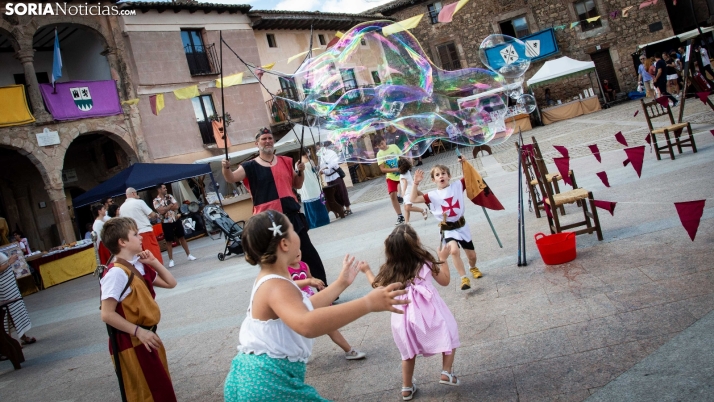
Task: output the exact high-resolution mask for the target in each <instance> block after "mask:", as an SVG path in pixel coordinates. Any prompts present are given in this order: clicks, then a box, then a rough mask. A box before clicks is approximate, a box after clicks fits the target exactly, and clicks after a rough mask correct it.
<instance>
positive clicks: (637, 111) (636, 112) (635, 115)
mask: <svg viewBox="0 0 714 402" xmlns="http://www.w3.org/2000/svg"><path fill="white" fill-rule="evenodd" d="M638 114H640V111H639V110H635V114H634V116H632V117H637V115H638Z"/></svg>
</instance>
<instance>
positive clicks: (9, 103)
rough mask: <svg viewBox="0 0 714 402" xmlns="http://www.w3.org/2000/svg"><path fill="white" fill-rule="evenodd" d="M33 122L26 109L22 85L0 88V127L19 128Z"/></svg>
mask: <svg viewBox="0 0 714 402" xmlns="http://www.w3.org/2000/svg"><path fill="white" fill-rule="evenodd" d="M34 121H35V118H34V117H33V116H32V113H30V109H29V108H28V107H27V98H25V86H24V85H10V86H8V87H2V88H0V127H9V126H19V125H22V124H29V123H32V122H34Z"/></svg>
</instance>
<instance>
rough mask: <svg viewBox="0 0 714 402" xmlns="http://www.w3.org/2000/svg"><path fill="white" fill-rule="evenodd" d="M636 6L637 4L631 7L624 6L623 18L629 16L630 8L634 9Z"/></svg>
mask: <svg viewBox="0 0 714 402" xmlns="http://www.w3.org/2000/svg"><path fill="white" fill-rule="evenodd" d="M634 7H635V6H629V7H625V8H623V9H622V18H626V17H628V16H629V14H630V10H632V9H633V8H634Z"/></svg>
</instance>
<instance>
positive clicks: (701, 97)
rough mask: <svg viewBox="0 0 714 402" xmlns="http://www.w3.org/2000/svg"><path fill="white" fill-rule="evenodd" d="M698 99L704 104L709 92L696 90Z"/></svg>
mask: <svg viewBox="0 0 714 402" xmlns="http://www.w3.org/2000/svg"><path fill="white" fill-rule="evenodd" d="M697 96H698V97H699V100H700V101H702V103H704V104H705V105H706V103H707V99H708V98H709V92H697Z"/></svg>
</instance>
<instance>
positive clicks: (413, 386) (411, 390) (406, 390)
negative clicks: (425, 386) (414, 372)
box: [402, 381, 417, 401]
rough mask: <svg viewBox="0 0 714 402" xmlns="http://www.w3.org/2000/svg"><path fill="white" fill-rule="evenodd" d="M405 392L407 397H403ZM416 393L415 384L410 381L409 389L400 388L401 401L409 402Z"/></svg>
mask: <svg viewBox="0 0 714 402" xmlns="http://www.w3.org/2000/svg"><path fill="white" fill-rule="evenodd" d="M405 392H409V395H407V396H404V393H405ZM416 392H417V387H416V384H414V382H413V381H412V386H411V387H402V400H404V401H411V400H412V398H414V394H415V393H416Z"/></svg>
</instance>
